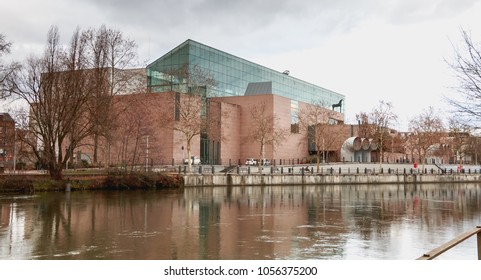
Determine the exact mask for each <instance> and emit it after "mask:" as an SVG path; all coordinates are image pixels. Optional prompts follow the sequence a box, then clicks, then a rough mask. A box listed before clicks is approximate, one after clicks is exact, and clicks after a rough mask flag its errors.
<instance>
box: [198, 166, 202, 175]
mask: <svg viewBox="0 0 481 280" xmlns="http://www.w3.org/2000/svg"><path fill="white" fill-rule="evenodd" d="M199 173H200V174H202V165H200V166H199Z"/></svg>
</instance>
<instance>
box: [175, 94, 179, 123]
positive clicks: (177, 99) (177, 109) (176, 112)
mask: <svg viewBox="0 0 481 280" xmlns="http://www.w3.org/2000/svg"><path fill="white" fill-rule="evenodd" d="M174 114H175V116H174V117H175V120H176V121H179V120H180V93H178V92H176V93H175V113H174Z"/></svg>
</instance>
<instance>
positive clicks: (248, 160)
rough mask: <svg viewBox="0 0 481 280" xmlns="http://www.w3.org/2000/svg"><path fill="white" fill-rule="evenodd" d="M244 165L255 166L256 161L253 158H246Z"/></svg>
mask: <svg viewBox="0 0 481 280" xmlns="http://www.w3.org/2000/svg"><path fill="white" fill-rule="evenodd" d="M246 165H257V159H255V158H248V159H247V160H246Z"/></svg>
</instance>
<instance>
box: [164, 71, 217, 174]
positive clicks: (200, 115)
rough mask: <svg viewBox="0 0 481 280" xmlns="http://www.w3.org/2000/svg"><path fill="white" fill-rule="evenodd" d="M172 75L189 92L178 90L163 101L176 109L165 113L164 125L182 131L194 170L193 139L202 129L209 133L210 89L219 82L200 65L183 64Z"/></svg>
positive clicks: (189, 168) (174, 80) (177, 85)
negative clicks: (208, 98) (208, 100)
mask: <svg viewBox="0 0 481 280" xmlns="http://www.w3.org/2000/svg"><path fill="white" fill-rule="evenodd" d="M168 74H169V75H170V77H172V81H171V86H172V88H173V87H174V86H175V87H177V88H178V89H183V91H184V92H186V93H180V92H175V93H173V94H172V95H171V96H172V98H171V99H170V100H169V101H167V102H166V104H163V105H164V106H166V107H167V108H172V109H173V110H172V111H169V110H167V111H164V112H163V113H161V119H162V121H161V123H162V124H163V126H164V127H167V128H170V129H173V130H175V131H178V132H180V133H181V134H182V138H183V140H184V141H185V143H186V151H187V159H189V160H188V161H187V162H188V172H191V164H192V163H191V161H190V158H191V149H192V144H193V139H194V137H196V136H200V135H201V133H207V132H208V131H209V126H210V123H211V119H210V118H209V116H208V112H207V111H208V102H207V91H208V90H209V89H210V88H213V87H214V86H215V85H216V84H217V82H216V81H215V80H214V78H213V77H212V75H211V74H210V73H208V72H206V71H205V70H203V69H202V68H200V67H199V66H197V65H194V66H193V67H189V66H188V65H183V66H182V67H180V68H179V69H175V70H172V71H170V73H168Z"/></svg>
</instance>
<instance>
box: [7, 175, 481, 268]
mask: <svg viewBox="0 0 481 280" xmlns="http://www.w3.org/2000/svg"><path fill="white" fill-rule="evenodd" d="M478 225H481V187H480V185H478V184H454V185H453V184H450V185H434V184H433V185H418V186H413V185H409V186H404V185H379V186H378V185H370V186H366V185H362V186H355V185H351V186H305V187H302V186H265V187H202V188H186V189H184V190H183V191H97V192H92V191H89V192H71V193H39V194H33V195H0V259H19V260H28V259H49V260H56V259H81V260H84V259H87V260H97V259H109V260H119V259H121V260H124V259H125V260H149V259H158V260H176V259H179V260H197V259H202V260H263V259H266V260H274V259H284V260H286V259H287V260H289V259H295V260H303V259H321V260H358V259H368V260H412V259H415V258H417V257H420V256H421V255H422V254H423V253H426V252H428V251H430V250H432V249H434V248H435V247H437V246H439V245H441V244H443V243H445V242H447V241H449V240H451V239H453V238H454V237H456V236H457V235H459V234H461V233H463V232H465V231H468V230H471V229H473V228H475V227H476V226H478ZM476 258H477V251H476V237H472V238H470V239H468V240H467V241H465V242H464V243H462V244H461V245H459V246H458V247H455V248H454V249H452V250H450V251H449V252H447V253H446V254H445V255H442V256H441V257H439V259H470V260H475V259H476Z"/></svg>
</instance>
